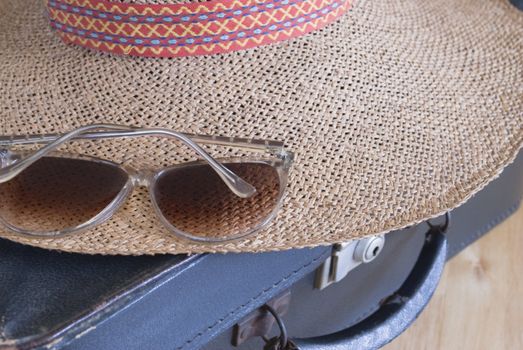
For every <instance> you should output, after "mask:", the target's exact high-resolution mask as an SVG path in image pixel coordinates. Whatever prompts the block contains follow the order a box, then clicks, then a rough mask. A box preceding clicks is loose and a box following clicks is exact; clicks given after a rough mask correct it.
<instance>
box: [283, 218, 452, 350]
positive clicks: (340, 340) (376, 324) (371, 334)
mask: <svg viewBox="0 0 523 350" xmlns="http://www.w3.org/2000/svg"><path fill="white" fill-rule="evenodd" d="M446 256H447V240H446V238H445V236H444V235H443V234H442V233H441V232H440V231H439V230H437V229H435V228H433V229H431V230H430V232H429V234H428V235H427V241H426V243H425V246H424V247H423V249H422V251H421V253H420V257H419V259H418V261H417V263H416V265H415V266H414V268H413V270H412V272H411V273H410V275H409V277H408V278H407V280H406V281H405V283H404V284H403V285H402V286H401V288H400V289H399V290H398V291H397V292H396V293H395V294H394V295H392V296H391V297H390V298H388V299H387V300H386V301H385V302H384V303H383V305H382V307H381V308H380V309H379V310H378V311H377V312H376V313H374V314H373V315H371V316H370V317H368V318H367V319H365V320H364V321H362V322H360V323H358V324H357V325H355V326H352V327H350V328H348V329H345V330H343V331H340V332H337V333H333V334H330V335H326V336H321V337H315V338H307V339H293V340H292V341H293V342H294V344H295V345H296V347H297V348H298V349H300V350H347V349H358V350H362V349H378V348H380V347H382V346H383V345H385V344H387V343H389V342H390V341H392V340H393V339H394V338H396V337H397V336H398V335H400V334H401V333H402V332H403V331H404V330H405V329H406V328H407V327H408V326H409V325H410V324H411V323H412V322H413V321H414V320H415V319H416V318H417V317H418V315H419V314H420V313H421V311H422V310H423V309H424V308H425V306H426V305H427V303H428V302H429V300H430V298H431V297H432V294H433V293H434V291H435V290H436V287H437V285H438V282H439V280H440V278H441V274H442V273H443V268H444V265H445V260H446Z"/></svg>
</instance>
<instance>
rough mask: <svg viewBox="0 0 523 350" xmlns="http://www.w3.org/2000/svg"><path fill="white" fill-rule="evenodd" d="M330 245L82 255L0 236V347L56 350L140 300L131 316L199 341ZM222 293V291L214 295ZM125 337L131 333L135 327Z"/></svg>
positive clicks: (177, 339) (312, 264) (180, 343)
mask: <svg viewBox="0 0 523 350" xmlns="http://www.w3.org/2000/svg"><path fill="white" fill-rule="evenodd" d="M330 251H331V249H330V247H319V248H315V249H300V250H291V251H286V252H276V253H262V254H248V253H245V254H225V255H224V254H204V255H193V256H186V255H159V256H139V257H134V256H133V257H131V256H127V257H126V256H92V255H80V254H69V253H60V252H56V251H47V250H43V249H39V248H33V247H29V246H23V245H20V244H17V243H12V242H9V241H6V240H0V276H2V283H1V284H0V295H2V298H0V348H4V347H17V348H23V349H32V348H40V347H52V348H53V349H59V348H62V347H64V346H65V345H67V344H68V343H70V342H71V341H72V340H75V341H76V340H78V339H80V338H81V337H83V336H84V335H85V334H88V333H89V332H90V331H91V330H92V329H94V328H96V327H97V326H98V325H99V324H101V323H102V322H104V321H106V320H108V319H109V318H111V317H112V316H113V315H115V314H116V313H119V312H124V311H125V310H126V309H127V308H130V307H139V308H144V312H143V313H142V315H150V316H151V317H150V319H143V320H138V322H141V323H144V324H146V325H145V326H144V327H145V328H147V327H148V328H149V329H151V331H153V332H168V333H169V334H170V335H171V336H170V339H172V341H173V342H174V343H171V344H172V345H173V347H176V348H183V347H185V346H188V345H189V344H190V345H191V347H193V346H195V345H196V344H205V343H206V342H207V341H208V339H210V338H211V337H213V336H214V335H216V334H218V333H220V332H221V331H223V329H226V328H229V327H230V326H232V324H234V323H235V322H236V321H237V320H238V319H240V318H241V317H243V316H244V315H246V314H247V313H249V312H250V311H251V310H253V309H255V308H257V307H258V306H260V305H262V304H263V303H264V302H265V301H267V300H269V299H271V298H272V297H274V296H275V295H277V294H279V293H281V292H282V291H283V290H285V289H286V288H288V287H289V286H290V285H292V284H293V283H294V282H295V281H297V280H298V279H300V278H301V277H302V276H303V275H305V274H307V273H309V272H310V271H313V270H314V269H315V268H316V267H317V266H318V265H319V264H320V263H321V262H322V261H323V260H325V258H326V257H327V256H328V255H329V254H330ZM260 266H263V269H261V268H260ZM160 286H162V288H158V287H160ZM231 290H234V295H230V291H231ZM223 293H227V294H229V296H228V297H225V298H224V297H221V298H219V303H218V302H217V300H218V299H217V298H218V297H219V296H220V295H221V294H223ZM145 296H150V297H148V298H144V297H145ZM140 299H144V300H143V301H142V302H140V303H136V301H138V300H140ZM166 300H170V301H172V302H171V303H166V302H165V301H166ZM166 319H168V320H169V322H168V323H167V322H162V320H166ZM134 322H136V320H134ZM173 324H175V325H176V327H172V325H173ZM151 325H153V326H151ZM162 327H163V328H164V329H162ZM130 333H133V332H130ZM135 333H139V332H135ZM129 336H136V337H137V339H136V341H137V342H139V341H140V335H139V334H130V335H129Z"/></svg>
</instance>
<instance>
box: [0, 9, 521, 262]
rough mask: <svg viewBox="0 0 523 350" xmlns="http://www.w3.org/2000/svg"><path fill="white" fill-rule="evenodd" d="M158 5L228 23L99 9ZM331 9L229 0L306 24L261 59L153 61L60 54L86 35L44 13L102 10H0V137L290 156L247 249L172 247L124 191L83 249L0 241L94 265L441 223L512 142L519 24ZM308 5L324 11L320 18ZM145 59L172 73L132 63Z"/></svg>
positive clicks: (142, 203)
mask: <svg viewBox="0 0 523 350" xmlns="http://www.w3.org/2000/svg"><path fill="white" fill-rule="evenodd" d="M174 2H178V4H177V5H176V6H181V7H183V6H188V9H189V10H190V11H193V10H195V9H197V8H198V6H207V7H206V8H205V9H204V10H205V11H207V12H206V13H207V15H208V14H209V13H210V14H211V15H214V14H215V13H214V12H213V11H218V10H217V9H221V10H219V11H222V13H229V12H226V11H228V10H227V6H230V5H231V4H233V5H234V3H236V1H234V0H211V1H209V2H202V3H186V2H180V1H177V0H118V1H117V0H112V1H111V3H105V4H106V5H107V4H110V5H118V6H121V7H116V10H117V11H121V8H123V7H125V6H131V5H136V3H139V4H142V5H143V7H140V6H142V5H137V6H138V7H135V9H138V10H139V11H142V10H144V9H145V8H147V7H149V8H150V9H151V8H152V9H153V10H154V11H156V10H158V9H162V6H164V7H165V4H169V3H171V4H172V3H174ZM334 2H335V0H318V1H313V0H306V1H303V0H301V2H300V1H293V2H291V3H289V1H288V0H286V1H285V0H270V1H269V0H256V1H254V0H247V1H244V3H249V4H250V6H251V7H250V8H251V9H252V8H253V7H254V6H257V7H256V9H257V8H258V7H263V9H269V8H271V9H272V8H275V9H277V8H282V6H291V5H293V6H302V5H303V4H305V5H307V4H308V5H310V4H314V6H316V7H318V8H319V10H318V11H317V12H315V13H317V14H318V16H319V17H322V16H323V17H322V18H323V19H322V20H323V22H321V20H320V21H315V22H311V23H313V25H309V27H306V26H305V27H303V26H302V27H299V23H300V22H299V21H298V20H297V19H296V18H297V17H296V16H297V14H296V13H291V14H289V16H290V17H291V18H292V19H293V20H294V22H292V21H290V22H289V23H290V26H291V27H292V26H298V27H297V28H298V29H296V30H295V31H287V32H285V31H280V33H283V34H281V36H278V35H273V36H271V37H267V38H268V39H267V40H266V41H264V40H265V39H263V40H262V39H260V40H254V39H256V37H254V39H253V38H252V37H251V38H249V40H250V41H248V42H247V41H245V39H242V40H243V41H241V40H239V39H238V40H237V41H235V42H233V44H232V45H229V46H227V45H225V46H224V45H215V46H214V47H211V46H207V47H204V46H205V45H204V44H202V45H204V46H202V47H204V49H203V50H195V49H194V50H192V51H191V46H186V47H185V48H183V47H182V48H180V47H179V46H178V47H175V48H171V51H170V52H167V51H165V50H164V52H163V53H161V52H156V53H154V52H152V51H147V50H148V49H144V47H142V50H141V52H140V50H138V49H132V48H130V47H128V46H126V45H127V43H121V44H118V43H114V38H111V40H113V41H109V45H108V44H100V43H99V42H98V44H99V45H98V46H97V45H96V43H97V41H96V40H94V39H93V40H91V41H89V40H87V39H85V38H83V39H82V38H80V39H82V40H80V39H78V38H76V40H75V35H76V37H78V36H82V35H87V34H88V33H87V34H85V33H82V32H80V31H79V29H74V30H75V32H74V33H71V32H69V33H68V32H67V30H68V29H67V27H60V25H61V24H60V23H58V22H60V20H64V18H62V17H57V15H56V11H62V10H61V9H60V6H62V5H63V6H66V7H67V6H69V7H67V8H66V9H63V11H64V12H66V13H67V14H68V16H72V17H71V18H73V19H74V16H80V15H78V14H77V13H75V12H74V11H76V10H74V9H73V7H74V6H78V5H83V6H84V7H85V6H86V4H89V3H98V4H100V3H103V1H99V0H60V1H58V0H56V1H51V0H50V1H40V0H26V1H18V0H0V33H1V34H0V38H1V40H0V53H1V54H0V67H1V68H0V106H1V107H0V134H3V135H11V134H35V133H50V132H65V131H68V130H71V129H73V128H75V127H79V126H82V125H86V124H91V123H95V122H109V123H118V124H128V125H136V126H161V127H168V128H172V129H174V130H179V131H184V132H192V133H200V134H202V133H203V134H215V135H224V136H240V137H256V138H267V139H275V140H281V141H284V142H285V144H286V146H287V148H288V149H289V150H292V151H293V152H294V153H295V154H296V161H295V164H294V166H293V168H292V170H291V174H290V179H289V185H288V186H289V187H288V194H287V197H286V199H285V202H284V205H283V208H282V209H281V211H280V212H279V214H278V216H277V218H276V219H275V220H274V221H273V222H272V224H271V225H270V226H269V227H268V228H266V229H265V230H263V231H261V232H259V233H258V234H257V235H256V236H254V237H252V238H250V239H246V240H240V241H235V242H229V243H224V244H221V245H201V244H197V243H191V242H188V241H184V240H180V239H177V238H176V237H174V236H173V235H172V234H170V233H169V232H166V230H165V229H164V228H163V226H162V225H161V224H160V223H159V222H158V220H157V219H156V217H155V216H154V214H153V211H152V209H151V203H150V202H149V199H148V197H147V196H146V194H145V191H143V192H142V191H136V192H135V193H134V194H133V196H132V197H131V198H130V200H129V201H128V202H127V204H126V205H125V206H124V207H123V208H121V209H120V210H119V211H118V212H117V214H116V215H115V216H114V217H113V218H112V219H110V220H109V221H107V222H105V223H104V224H102V225H100V226H98V227H96V228H95V229H92V230H90V231H86V232H82V233H79V234H77V235H71V236H66V237H62V238H55V239H29V238H24V237H21V236H17V235H15V234H13V233H10V232H8V231H5V230H2V231H0V236H2V237H4V238H7V239H11V240H14V241H18V242H22V243H26V244H30V245H34V246H39V247H44V248H50V249H59V250H64V251H72V252H82V253H101V254H154V253H190V252H194V253H197V252H205V251H214V252H227V251H234V252H240V251H266V250H280V249H288V248H298V247H306V246H316V245H321V244H331V243H334V242H339V241H346V240H349V239H352V238H356V237H362V236H365V235H371V234H376V233H382V232H387V231H390V230H393V229H397V228H401V227H404V226H407V225H411V224H413V223H416V222H420V221H422V220H425V219H427V218H430V217H433V216H435V215H437V214H440V213H442V212H444V211H447V210H449V209H451V208H454V207H456V206H458V205H460V204H461V203H463V202H464V201H465V200H467V199H468V198H469V197H470V196H472V195H473V194H474V193H476V192H477V191H479V190H480V189H481V188H482V187H484V186H485V185H486V184H487V183H488V182H489V181H491V180H492V179H493V178H495V177H496V176H497V175H498V174H499V173H500V172H501V171H502V170H503V168H504V167H505V166H506V165H507V164H509V163H510V162H511V161H512V160H513V159H514V157H515V155H516V154H517V152H518V150H519V149H520V148H521V145H522V141H523V12H521V11H518V10H517V9H516V8H515V7H514V6H513V5H511V4H510V3H509V2H507V1H506V0H505V1H503V0H484V1H476V0H439V1H425V0H389V1H374V0H356V1H355V2H354V3H352V4H350V9H349V4H348V2H344V1H338V2H337V4H338V5H336V6H335V5H333V4H334ZM51 3H52V4H51ZM57 3H58V4H57ZM152 3H154V5H151V4H152ZM220 3H221V4H220ZM298 3H300V4H302V5H299V4H298ZM53 4H54V5H53ZM60 4H62V5H60ZM64 4H65V5H64ZM144 4H145V5H144ZM242 4H243V3H241V4H240V5H242ZM270 4H272V5H270ZM275 4H276V5H275ZM282 4H283V5H282ZM296 4H298V5H296ZM321 4H326V5H325V6H331V7H330V10H332V11H331V12H329V13H327V14H325V13H324V12H321V11H320V10H321V8H320V5H321ZM217 5H219V6H217ZM308 5H307V6H308ZM151 6H152V7H151ZM234 6H236V5H234ZM238 6H239V5H238ZM242 6H246V5H245V4H243V5H242ZM50 7H51V9H49V8H50ZM84 7H82V8H81V9H80V10H81V11H84V12H82V15H84V16H88V15H89V13H86V12H85V11H87V10H86V9H85V8H84ZM118 9H120V10H118ZM300 9H301V10H302V11H305V12H307V11H309V12H308V15H309V16H313V15H311V13H312V12H310V11H312V10H309V9H308V8H307V9H305V10H304V7H301V8H300ZM80 10H79V11H80ZM95 10H96V9H95ZM105 10H107V11H109V12H110V10H111V9H110V8H109V9H105ZM105 10H103V11H102V10H100V13H101V14H102V16H103V14H104V13H105V14H106V15H107V11H105ZM153 10H151V11H153ZM104 11H105V12H104ZM111 11H112V10H111ZM154 11H153V12H154ZM190 11H189V12H190ZM205 11H204V12H205ZM209 11H211V12H209ZM223 11H225V12H223ZM47 12H49V14H46V13H47ZM100 13H99V14H98V16H100ZM198 13H201V12H198ZM109 15H111V14H110V13H109ZM207 15H205V16H207ZM233 15H234V13H233ZM233 15H231V16H233ZM113 16H114V14H113ZM201 16H204V15H201ZM216 16H218V15H216ZM325 16H327V17H325ZM311 18H312V17H311ZM50 19H51V20H52V21H51V22H52V24H53V27H54V28H51V25H50ZM98 19H100V18H98ZM100 20H101V19H100ZM130 20H131V19H130ZM197 20H202V21H203V20H205V18H204V17H201V18H200V17H199V19H197ZM273 20H274V19H273ZM278 20H279V22H278ZM281 21H282V19H281V18H280V17H277V20H276V22H278V23H281ZM291 22H292V23H291ZM269 23H270V22H269ZM77 24H78V26H81V25H82V24H81V23H80V22H77ZM83 25H85V23H84V24H83ZM166 25H168V24H166ZM260 25H261V24H260ZM62 26H63V24H62ZM64 28H65V29H64ZM268 28H271V27H268ZM213 30H216V31H217V32H220V30H219V29H213ZM73 34H74V35H73ZM262 34H263V33H262ZM253 35H254V34H253ZM195 38H197V39H198V38H200V37H198V36H195ZM220 38H221V36H220ZM108 40H109V39H108ZM122 40H125V39H122ZM202 40H204V39H202ZM220 40H221V39H220ZM64 41H67V42H68V43H64ZM71 42H72V43H71ZM164 44H165V45H170V43H164ZM151 45H152V44H151ZM165 45H164V46H165ZM209 45H210V44H209ZM82 46H87V47H90V48H85V47H82ZM133 50H134V51H133ZM105 51H111V52H105ZM155 55H156V56H162V55H163V56H175V57H162V58H160V57H143V56H155ZM67 147H68V148H69V149H68V150H71V149H72V150H74V151H75V152H76V151H78V152H80V153H84V154H89V155H93V156H97V157H100V158H104V159H110V160H116V161H122V160H125V161H126V162H129V163H131V164H139V165H140V166H143V165H146V166H151V167H160V166H165V165H166V164H171V163H173V162H177V161H183V160H186V159H187V158H188V157H191V156H188V155H187V154H184V153H183V151H182V150H181V149H180V147H179V145H177V144H176V143H173V142H172V141H169V140H165V139H156V138H144V139H140V140H139V141H137V140H136V139H135V140H104V141H101V140H98V141H81V142H80V141H79V142H75V143H74V145H73V144H71V145H69V146H67ZM211 152H212V153H213V154H215V155H217V156H220V155H222V153H223V154H225V153H226V151H224V150H219V149H218V148H216V149H211Z"/></svg>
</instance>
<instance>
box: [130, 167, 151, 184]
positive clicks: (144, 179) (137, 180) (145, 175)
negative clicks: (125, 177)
mask: <svg viewBox="0 0 523 350" xmlns="http://www.w3.org/2000/svg"><path fill="white" fill-rule="evenodd" d="M153 178H154V173H153V172H152V171H150V170H140V171H136V172H135V173H133V174H132V181H133V185H134V186H135V187H149V185H150V184H151V182H152V181H153Z"/></svg>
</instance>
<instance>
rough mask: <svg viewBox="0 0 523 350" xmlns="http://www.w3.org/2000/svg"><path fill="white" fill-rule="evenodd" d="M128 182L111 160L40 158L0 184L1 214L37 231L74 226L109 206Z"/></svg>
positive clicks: (8, 220)
mask: <svg viewBox="0 0 523 350" xmlns="http://www.w3.org/2000/svg"><path fill="white" fill-rule="evenodd" d="M126 181H127V174H126V173H125V172H124V171H123V170H121V169H120V168H118V167H116V166H113V165H111V164H108V163H103V162H95V161H87V160H81V159H67V158H53V157H46V158H42V159H40V160H39V161H37V162H36V163H34V164H33V165H31V166H30V167H29V168H27V169H26V170H24V171H23V172H22V173H20V174H19V175H18V176H16V177H15V178H14V179H12V180H10V181H8V182H6V183H2V184H0V217H2V218H3V220H5V221H6V222H8V223H9V224H11V225H13V226H15V227H17V228H21V229H24V230H29V231H33V232H53V231H58V230H63V229H66V228H71V227H75V226H78V225H80V224H83V223H85V222H86V221H89V220H90V219H92V218H93V217H94V216H96V215H97V214H99V213H100V212H101V211H102V210H103V209H104V208H105V207H107V205H108V204H109V203H110V202H111V201H112V200H113V199H114V198H115V197H116V196H117V194H118V193H119V192H120V190H121V189H122V188H123V186H124V185H125V183H126Z"/></svg>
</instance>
